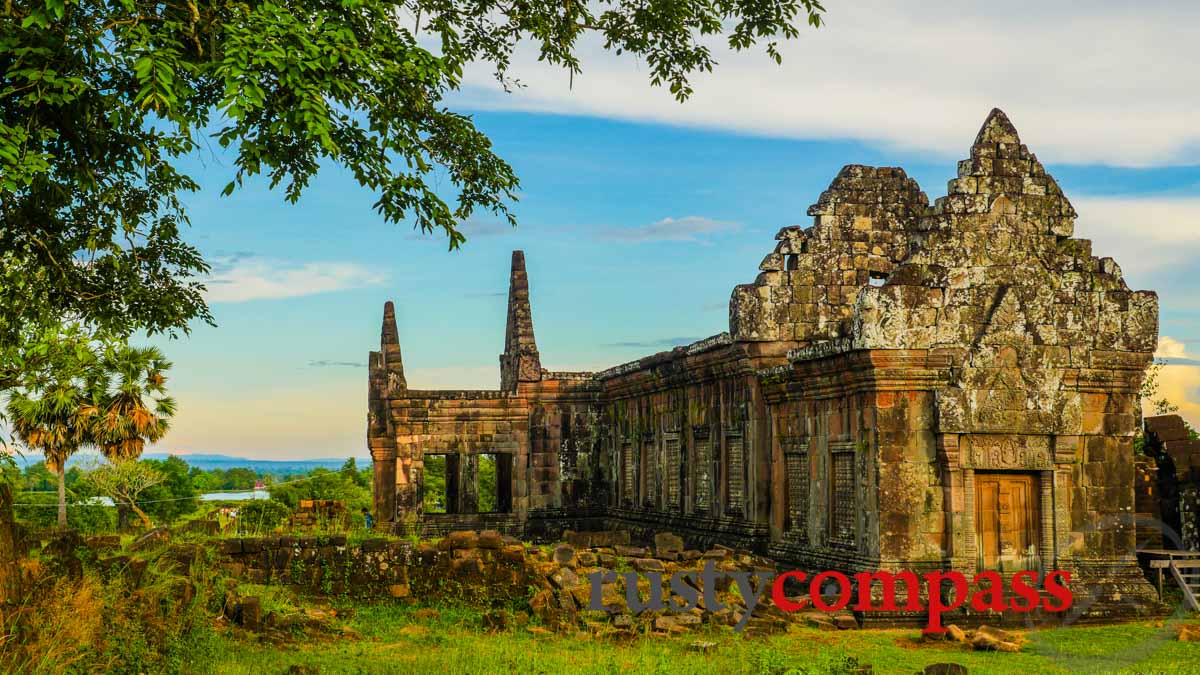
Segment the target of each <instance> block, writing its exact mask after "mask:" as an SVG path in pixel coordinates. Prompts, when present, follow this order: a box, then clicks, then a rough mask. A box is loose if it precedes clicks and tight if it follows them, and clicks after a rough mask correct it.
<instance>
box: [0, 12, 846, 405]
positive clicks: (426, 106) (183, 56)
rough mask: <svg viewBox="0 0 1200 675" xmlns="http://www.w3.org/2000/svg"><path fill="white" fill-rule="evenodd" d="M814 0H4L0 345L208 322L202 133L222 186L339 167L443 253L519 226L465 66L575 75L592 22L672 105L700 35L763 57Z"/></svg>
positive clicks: (289, 193)
mask: <svg viewBox="0 0 1200 675" xmlns="http://www.w3.org/2000/svg"><path fill="white" fill-rule="evenodd" d="M823 11H824V8H823V7H822V6H821V5H820V3H819V2H818V1H817V0H651V1H650V2H644V1H641V0H604V2H601V3H587V2H572V1H570V0H568V1H567V2H533V3H528V2H518V3H509V2H499V1H497V0H472V1H469V2H451V1H449V0H403V1H401V2H388V1H386V0H383V1H381V0H341V1H340V2H333V3H330V2H324V1H322V0H287V1H281V0H264V1H263V2H247V1H246V0H186V1H183V0H179V1H176V0H168V1H167V2H149V1H148V0H25V1H23V2H17V3H13V2H8V3H5V4H4V6H3V8H2V9H0V78H2V79H0V350H5V349H8V350H11V349H13V348H14V346H19V345H22V344H28V343H30V342H31V341H35V340H36V335H37V331H38V330H40V327H42V326H45V325H49V324H54V323H56V322H59V321H80V322H83V323H85V324H87V325H88V326H92V327H96V328H101V329H105V330H111V331H113V332H114V333H115V334H117V335H128V334H130V332H131V331H132V330H134V329H146V330H148V331H150V332H152V333H153V332H158V331H172V332H173V331H178V330H184V331H186V330H187V325H188V321H189V320H192V319H200V320H203V321H208V322H210V323H211V322H212V317H211V314H210V313H209V311H208V309H207V307H206V306H205V303H204V300H203V297H202V291H203V286H202V283H201V281H200V278H201V277H202V276H203V274H204V273H205V272H206V271H207V270H208V266H207V265H206V263H205V262H204V260H203V259H202V257H201V255H200V253H199V252H198V251H197V250H196V249H195V248H194V247H192V246H191V245H189V244H187V243H185V242H184V240H183V239H182V237H181V234H180V233H181V230H182V228H184V227H185V226H186V225H187V224H188V218H187V214H186V212H185V209H184V206H183V201H182V198H183V196H184V195H185V194H186V193H188V192H191V191H195V190H197V189H198V185H197V183H196V182H195V181H194V180H193V179H192V178H191V177H189V176H188V175H186V174H184V173H183V172H182V171H180V169H179V162H180V161H181V160H182V159H183V158H185V157H186V156H189V155H196V154H198V153H200V152H201V151H203V150H205V149H206V144H207V141H208V140H209V139H214V140H215V141H216V143H217V144H218V145H220V146H221V147H223V148H226V149H228V151H229V152H230V153H231V154H232V156H233V171H232V176H231V178H232V180H231V181H230V182H229V184H228V185H226V187H225V190H224V192H225V193H226V194H228V193H230V192H232V191H234V190H236V189H237V188H238V187H239V186H241V185H242V184H243V183H244V181H245V180H246V179H248V178H251V177H254V176H257V175H260V174H261V175H265V176H266V177H268V178H269V182H270V185H271V186H272V187H273V188H274V187H278V186H282V187H283V190H284V195H285V197H286V199H287V200H288V201H289V202H295V201H296V200H297V199H299V197H300V195H301V193H302V192H303V191H304V189H305V187H306V186H307V185H308V183H309V181H310V180H311V179H312V177H313V176H314V175H316V174H317V172H318V170H319V168H320V167H321V166H330V165H338V166H341V167H343V168H345V169H347V170H348V171H349V172H350V173H351V174H352V175H353V176H354V177H355V179H356V180H357V181H358V182H359V183H360V184H361V185H363V186H364V187H366V188H368V189H370V190H372V191H374V192H375V193H376V194H377V196H378V198H377V200H376V202H375V205H374V206H375V208H376V209H377V211H378V212H379V213H380V214H381V215H382V216H383V218H384V219H385V220H386V221H388V222H395V223H398V222H408V223H410V224H411V225H412V226H413V227H415V228H417V229H419V230H421V231H423V232H435V231H440V232H442V233H444V234H445V236H446V237H447V239H448V241H449V245H450V247H451V248H455V247H457V246H459V245H460V244H461V243H462V242H463V241H464V237H463V235H462V233H461V232H460V231H459V229H458V226H459V224H460V223H462V222H463V221H465V220H466V219H467V218H469V217H470V216H471V215H472V214H473V213H475V212H477V211H479V210H483V211H487V212H491V213H493V214H495V215H496V216H497V217H499V218H502V219H504V220H506V221H507V222H509V223H512V224H515V222H516V221H515V218H514V216H513V214H512V212H511V210H510V204H511V202H512V201H514V200H515V199H516V193H517V190H518V180H517V177H516V176H515V175H514V173H513V171H512V168H511V167H510V166H509V165H508V164H507V163H505V162H504V161H503V160H502V159H501V158H500V157H498V156H497V155H496V154H495V153H494V152H493V150H492V147H491V143H490V141H489V140H488V138H487V137H486V136H485V135H484V134H483V133H482V132H480V131H479V130H478V129H477V128H476V127H475V124H474V122H473V120H472V119H471V118H470V117H468V116H465V115H462V114H459V113H456V112H454V111H452V110H450V109H448V108H446V107H445V106H444V105H443V98H444V96H445V95H446V94H447V93H448V92H450V91H452V90H455V89H457V88H459V86H460V84H461V82H462V77H463V71H464V68H466V67H467V66H469V65H470V64H473V63H479V64H482V65H484V66H486V67H490V68H491V69H492V70H493V71H494V74H495V77H496V78H497V79H498V80H499V81H500V82H501V83H503V84H504V86H505V87H509V86H519V82H518V81H517V80H516V79H514V78H513V77H512V76H511V75H510V63H511V59H512V55H513V54H514V53H515V51H516V50H517V49H518V48H519V47H520V46H521V45H523V44H532V46H533V48H534V49H536V50H537V51H538V53H539V55H540V57H541V59H542V60H543V61H546V62H548V63H550V64H554V65H557V66H561V67H563V68H564V69H566V71H567V72H568V73H570V74H571V75H572V76H573V75H574V74H576V73H580V72H582V70H581V69H582V65H581V61H580V59H579V56H578V54H577V51H578V49H577V47H578V44H579V41H580V40H581V39H583V38H584V37H585V36H589V35H590V36H594V37H595V38H597V39H598V40H599V41H600V42H602V43H603V45H604V47H605V48H606V49H607V50H611V51H614V52H616V53H618V54H620V53H623V52H628V53H629V54H631V55H632V56H633V57H634V58H640V59H643V60H644V61H645V63H646V64H647V66H648V70H649V76H650V81H651V83H652V84H653V85H665V86H667V87H669V89H670V91H671V92H672V93H673V94H674V95H675V96H676V98H678V99H679V100H681V101H682V100H684V99H686V98H687V97H688V96H689V95H690V94H691V93H692V87H691V85H690V84H689V77H690V76H691V75H692V74H693V73H695V72H706V71H710V70H712V68H713V66H714V65H716V61H715V59H714V58H713V56H712V54H711V52H710V49H709V47H708V46H706V44H705V40H706V39H709V38H710V37H713V36H724V37H725V39H726V40H727V42H728V44H729V45H730V46H731V47H732V48H733V49H736V50H743V49H747V48H749V47H751V46H753V45H755V44H756V43H758V42H759V41H766V43H765V50H766V52H767V54H768V55H769V56H770V57H771V58H772V59H774V60H775V61H777V62H778V61H779V60H780V56H779V52H778V50H777V42H776V41H777V39H780V38H782V39H785V40H786V39H792V38H795V37H797V36H798V35H799V31H798V28H797V24H798V23H800V22H802V21H804V22H807V23H808V24H809V25H811V26H813V27H817V26H820V25H821V23H822V12H823ZM439 186H442V187H444V188H445V190H439ZM449 192H454V193H456V194H454V195H453V197H451V196H450V195H449ZM451 202H452V204H451ZM0 357H7V354H3V353H0ZM3 360H6V359H0V361H3ZM18 372H19V371H18ZM8 376H9V381H8V382H7V383H5V382H4V381H3V379H2V378H0V388H7V387H10V386H14V385H13V381H12V379H11V378H12V376H13V373H12V372H10V373H8Z"/></svg>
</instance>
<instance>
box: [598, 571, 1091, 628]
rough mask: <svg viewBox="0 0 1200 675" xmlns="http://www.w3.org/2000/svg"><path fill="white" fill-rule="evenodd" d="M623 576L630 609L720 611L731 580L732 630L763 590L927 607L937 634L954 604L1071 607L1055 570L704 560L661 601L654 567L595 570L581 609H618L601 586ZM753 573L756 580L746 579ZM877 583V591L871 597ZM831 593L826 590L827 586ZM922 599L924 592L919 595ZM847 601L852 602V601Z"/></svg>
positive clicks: (791, 604) (823, 603) (832, 604)
mask: <svg viewBox="0 0 1200 675" xmlns="http://www.w3.org/2000/svg"><path fill="white" fill-rule="evenodd" d="M639 576H644V577H645V578H646V580H647V581H649V582H650V583H649V586H650V591H649V596H648V597H647V598H646V599H644V600H643V599H642V597H641V595H640V593H639V592H638V577H639ZM618 578H623V579H624V583H625V602H626V605H627V607H628V608H629V609H630V610H632V611H636V612H641V611H646V610H668V611H672V612H676V613H679V612H687V611H691V610H693V609H696V608H698V607H701V605H702V601H703V609H704V610H705V611H708V612H716V611H720V610H721V609H723V608H724V606H723V605H722V604H721V603H720V602H719V601H718V600H717V592H716V589H717V586H718V582H719V581H720V580H722V579H724V578H728V579H731V580H732V582H733V583H736V584H737V590H738V593H739V594H740V595H741V596H742V599H743V600H744V601H745V603H746V612H745V613H744V614H742V616H741V618H740V619H739V620H738V622H737V623H736V624H735V625H734V630H736V631H741V630H742V629H743V628H745V627H746V622H747V621H748V620H749V619H750V615H751V614H752V613H753V612H754V608H755V607H757V606H758V605H759V604H760V603H761V602H762V600H763V598H764V597H765V596H766V594H767V593H768V592H769V593H770V597H771V601H772V602H773V603H774V604H775V606H776V607H778V608H779V609H781V610H783V611H785V612H797V611H801V610H807V609H813V610H817V611H822V612H836V611H839V610H842V609H846V608H847V607H849V608H850V609H852V610H853V611H855V612H922V613H927V616H928V621H927V623H926V625H925V629H924V632H926V633H944V632H945V631H946V627H945V626H943V625H942V615H943V614H944V613H946V612H950V611H953V610H956V609H959V608H961V607H967V608H970V609H971V610H973V611H976V612H987V611H991V612H1005V611H1014V612H1032V611H1034V610H1037V609H1042V610H1045V611H1047V612H1052V613H1058V612H1065V611H1067V610H1068V609H1070V607H1071V603H1072V600H1073V596H1072V594H1071V590H1070V588H1068V584H1070V582H1071V573H1070V572H1065V571H1054V572H1050V573H1048V574H1046V575H1045V576H1042V575H1041V574H1040V573H1039V572H1036V571H1032V570H1026V571H1021V572H1017V573H1016V574H1014V575H1012V576H1011V577H1009V578H1008V579H1005V577H1004V576H1002V575H1001V574H1000V573H999V572H995V571H984V572H980V573H978V574H975V575H973V576H972V577H971V578H970V580H969V581H968V578H967V575H965V574H963V573H962V572H958V571H955V570H949V571H939V572H927V573H925V574H921V575H918V574H917V573H916V572H912V571H907V570H906V571H901V572H888V571H882V570H881V571H876V572H859V573H857V574H855V575H853V577H850V576H847V575H846V574H843V573H841V572H836V571H832V570H830V571H825V572H820V573H818V574H814V575H812V576H811V577H810V576H809V574H808V573H807V572H801V571H799V570H792V571H788V572H783V573H780V574H776V573H774V572H719V571H717V570H716V566H715V564H714V563H713V562H712V561H709V562H708V563H706V564H705V566H704V569H703V571H700V572H696V571H694V570H682V571H679V572H676V573H675V574H673V575H671V579H670V583H669V585H670V588H671V597H670V598H669V600H667V601H664V599H663V593H662V588H663V579H662V574H660V573H658V572H646V573H645V574H644V575H639V573H637V572H621V573H618V572H613V571H607V570H605V571H598V572H593V573H591V574H589V575H588V581H589V582H590V584H591V587H590V590H591V596H590V598H589V603H588V609H590V610H594V611H619V610H620V607H617V606H613V605H606V604H604V584H608V583H615V582H616V581H617V579H618ZM752 579H756V580H757V583H756V582H755V581H754V580H752ZM788 581H792V582H794V583H797V584H801V585H802V586H803V585H804V584H806V583H807V589H808V594H807V596H804V595H801V596H799V597H796V596H789V595H788V594H787V593H786V592H785V585H786V584H787V582H788ZM901 587H902V588H903V589H904V595H903V598H904V599H903V600H898V595H897V590H898V589H899V588H901ZM875 588H878V589H879V591H880V593H879V594H878V595H877V596H874V597H873V596H872V592H873V590H874V589H875ZM830 591H832V592H830ZM922 598H927V601H923V600H922ZM852 600H853V601H854V602H853V604H851V601H852Z"/></svg>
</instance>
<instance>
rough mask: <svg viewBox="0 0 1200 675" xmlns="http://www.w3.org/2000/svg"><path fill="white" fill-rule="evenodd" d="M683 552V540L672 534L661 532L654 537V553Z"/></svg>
mask: <svg viewBox="0 0 1200 675" xmlns="http://www.w3.org/2000/svg"><path fill="white" fill-rule="evenodd" d="M682 551H683V539H681V538H679V537H677V536H675V535H673V534H671V533H670V532H659V533H658V534H656V535H654V553H655V555H658V554H663V553H667V554H677V553H681V552H682Z"/></svg>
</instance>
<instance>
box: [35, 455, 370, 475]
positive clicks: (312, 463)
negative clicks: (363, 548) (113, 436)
mask: <svg viewBox="0 0 1200 675" xmlns="http://www.w3.org/2000/svg"><path fill="white" fill-rule="evenodd" d="M170 455H171V453H167V452H147V453H146V454H144V455H142V457H143V458H144V459H166V458H167V457H169V456H170ZM178 457H179V458H180V459H182V460H183V461H185V462H187V463H188V466H198V467H200V468H201V469H204V470H206V471H207V470H211V469H234V468H238V467H245V468H248V469H253V470H255V471H258V472H260V473H264V474H273V475H276V476H285V475H289V474H297V473H308V472H309V471H312V470H313V469H318V468H326V469H339V468H341V466H342V464H344V463H345V462H346V459H347V458H345V457H338V458H335V457H330V458H322V459H252V458H249V457H231V456H229V455H214V454H194V455H184V454H180V455H178ZM97 459H98V457H97V455H96V453H94V452H81V453H78V454H76V455H72V457H71V459H70V460H68V461H67V466H68V467H72V466H78V465H82V466H88V465H90V464H93V463H94V462H96V461H97ZM40 461H42V456H41V454H40V453H29V454H27V455H25V456H24V457H17V464H18V465H20V466H22V467H24V466H27V465H29V464H36V463H37V462H40ZM355 461H356V462H358V468H360V469H365V468H367V467H369V466H371V459H370V458H369V457H356V458H355Z"/></svg>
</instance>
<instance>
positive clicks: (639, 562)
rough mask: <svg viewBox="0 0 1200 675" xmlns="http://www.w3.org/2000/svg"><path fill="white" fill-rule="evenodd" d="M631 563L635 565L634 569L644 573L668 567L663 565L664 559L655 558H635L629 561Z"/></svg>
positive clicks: (660, 570) (663, 569) (659, 570)
mask: <svg viewBox="0 0 1200 675" xmlns="http://www.w3.org/2000/svg"><path fill="white" fill-rule="evenodd" d="M629 564H630V565H631V566H632V567H633V569H635V570H637V571H638V572H642V573H646V572H663V571H665V570H666V567H664V566H663V564H662V561H661V560H655V559H654V558H634V559H633V560H631V561H629Z"/></svg>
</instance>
